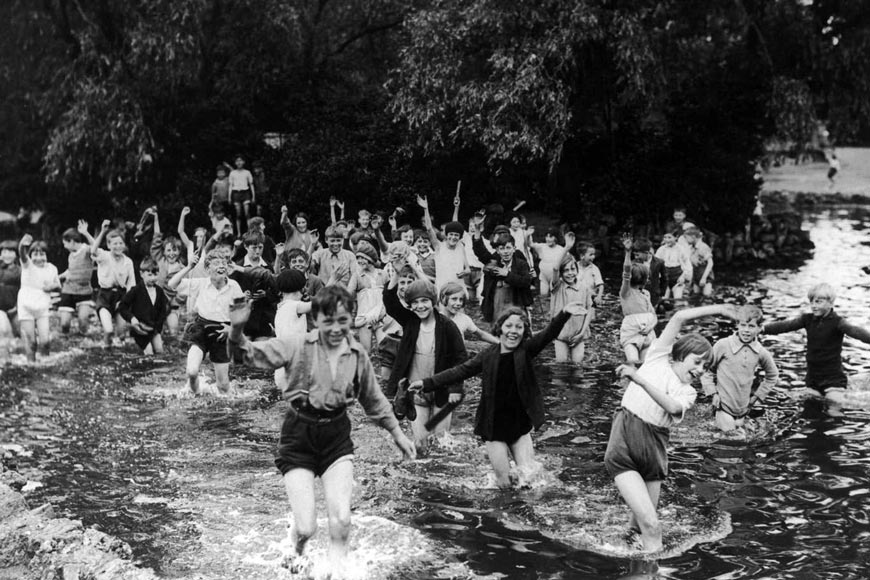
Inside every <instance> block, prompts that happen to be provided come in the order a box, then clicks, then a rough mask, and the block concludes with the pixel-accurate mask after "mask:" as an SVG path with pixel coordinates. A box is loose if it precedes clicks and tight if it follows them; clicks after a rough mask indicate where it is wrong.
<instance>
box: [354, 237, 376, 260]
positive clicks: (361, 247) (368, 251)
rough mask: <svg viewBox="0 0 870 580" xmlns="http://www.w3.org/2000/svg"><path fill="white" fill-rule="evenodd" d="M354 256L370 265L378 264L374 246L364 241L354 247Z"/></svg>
mask: <svg viewBox="0 0 870 580" xmlns="http://www.w3.org/2000/svg"><path fill="white" fill-rule="evenodd" d="M356 255H357V256H362V257H363V258H365V259H366V260H368V261H369V262H371V263H372V264H375V265H377V264H378V262H379V261H378V252H377V250H375V248H374V246H372V245H371V244H370V243H368V242H366V241H361V242H360V243H358V244H357V245H356Z"/></svg>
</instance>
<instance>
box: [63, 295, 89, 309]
mask: <svg viewBox="0 0 870 580" xmlns="http://www.w3.org/2000/svg"><path fill="white" fill-rule="evenodd" d="M82 306H91V307H93V306H94V296H93V294H64V293H61V295H60V302H58V304H57V309H58V310H66V311H68V312H72V311H74V310H76V309H77V308H80V307H82Z"/></svg>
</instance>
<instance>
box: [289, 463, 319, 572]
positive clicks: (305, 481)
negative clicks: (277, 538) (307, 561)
mask: <svg viewBox="0 0 870 580" xmlns="http://www.w3.org/2000/svg"><path fill="white" fill-rule="evenodd" d="M284 489H286V490H287V499H288V500H290V509H291V510H293V528H292V531H291V536H290V539H291V540H292V542H293V549H294V550H295V551H296V554H295V555H296V556H300V555H302V552H303V551H304V550H305V545H306V544H307V543H308V540H310V539H311V537H312V536H313V535H314V533H315V532H316V531H317V509H316V508H317V504H316V502H315V498H314V473H313V472H312V471H309V470H307V469H302V468H297V469H291V470H290V471H288V472H287V473H285V474H284Z"/></svg>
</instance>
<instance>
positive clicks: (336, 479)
mask: <svg viewBox="0 0 870 580" xmlns="http://www.w3.org/2000/svg"><path fill="white" fill-rule="evenodd" d="M320 479H321V481H323V495H324V496H325V498H326V514H327V516H328V518H329V562H330V564H331V565H332V569H333V570H334V571H337V572H339V574H340V573H341V571H342V569H343V567H344V563H345V561H346V558H347V540H348V537H349V536H350V499H351V495H352V492H353V461H350V459H349V458H345V459H339V460H338V461H336V462H335V463H333V464H332V465H330V466H329V468H328V469H327V470H326V472H324V474H323V475H322V476H321V478H320ZM339 577H340V576H339Z"/></svg>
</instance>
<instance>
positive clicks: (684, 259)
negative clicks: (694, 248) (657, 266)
mask: <svg viewBox="0 0 870 580" xmlns="http://www.w3.org/2000/svg"><path fill="white" fill-rule="evenodd" d="M656 258H658V259H659V260H661V261H662V262H664V263H665V268H678V267H680V268H683V269H684V270H691V269H692V264H691V262H690V261H689V252H688V251H687V249H686V247H685V246H683V245H680V244H674V245H673V246H659V249H658V250H656Z"/></svg>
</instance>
